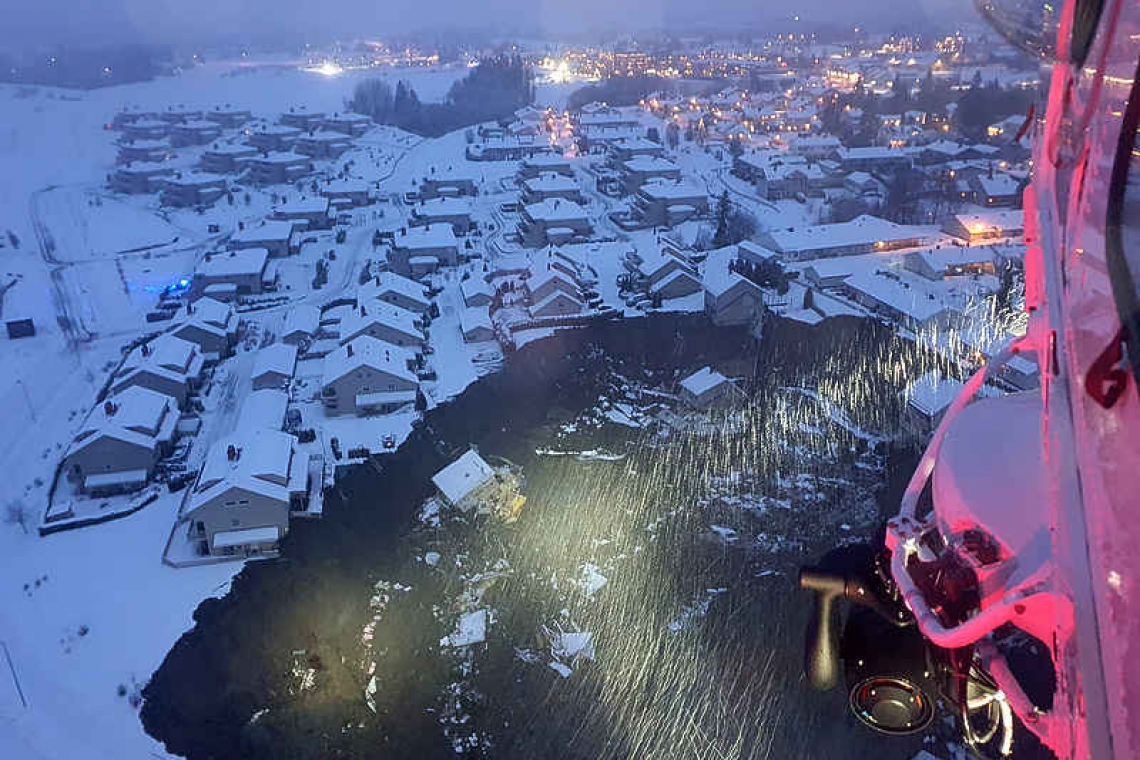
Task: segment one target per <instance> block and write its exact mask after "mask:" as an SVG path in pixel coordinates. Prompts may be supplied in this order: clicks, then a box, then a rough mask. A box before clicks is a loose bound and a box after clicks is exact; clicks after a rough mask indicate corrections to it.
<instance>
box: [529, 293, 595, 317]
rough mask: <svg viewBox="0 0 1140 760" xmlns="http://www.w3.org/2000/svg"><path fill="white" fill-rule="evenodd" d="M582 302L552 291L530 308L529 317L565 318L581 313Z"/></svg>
mask: <svg viewBox="0 0 1140 760" xmlns="http://www.w3.org/2000/svg"><path fill="white" fill-rule="evenodd" d="M582 308H583V307H582V302H581V301H579V300H578V299H577V298H575V297H574V296H571V295H568V294H566V293H564V292H563V291H561V290H554V291H552V292H551V293H550V295H548V296H546V297H545V298H543V299H542V300H541V301H538V302H536V303H534V304H533V305H532V306H531V307H530V315H531V317H533V318H535V319H538V318H540V317H567V316H572V315H574V314H581V313H582Z"/></svg>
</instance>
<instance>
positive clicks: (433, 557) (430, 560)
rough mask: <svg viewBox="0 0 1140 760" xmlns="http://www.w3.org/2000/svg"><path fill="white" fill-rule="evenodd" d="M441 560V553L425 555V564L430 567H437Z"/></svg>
mask: <svg viewBox="0 0 1140 760" xmlns="http://www.w3.org/2000/svg"><path fill="white" fill-rule="evenodd" d="M439 559H440V555H439V552H428V553H427V554H425V555H424V562H426V563H427V564H428V565H429V566H430V567H435V566H436V565H438V564H439Z"/></svg>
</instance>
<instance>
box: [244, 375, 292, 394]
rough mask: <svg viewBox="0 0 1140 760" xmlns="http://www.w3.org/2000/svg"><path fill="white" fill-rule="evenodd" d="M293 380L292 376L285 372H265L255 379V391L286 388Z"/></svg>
mask: <svg viewBox="0 0 1140 760" xmlns="http://www.w3.org/2000/svg"><path fill="white" fill-rule="evenodd" d="M292 379H293V378H292V376H290V375H286V374H285V373H284V372H276V371H272V372H265V373H263V374H260V375H258V376H256V377H254V378H253V389H254V390H255V391H260V390H264V389H266V388H284V387H286V386H287V385H289V382H290V381H291V380H292Z"/></svg>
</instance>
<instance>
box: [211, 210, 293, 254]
mask: <svg viewBox="0 0 1140 760" xmlns="http://www.w3.org/2000/svg"><path fill="white" fill-rule="evenodd" d="M295 226H296V223H295V222H294V221H285V220H282V219H270V220H267V221H264V222H262V223H261V224H259V225H257V226H256V227H253V226H250V227H246V228H245V229H241V230H238V231H237V232H235V233H234V234H232V235H230V239H229V242H228V243H227V245H228V246H229V247H230V248H232V249H234V250H241V249H243V248H264V249H265V250H267V251H269V255H270V256H271V257H273V258H281V257H283V256H288V255H289V254H290V253H293V252H294V249H293V229H294V227H295Z"/></svg>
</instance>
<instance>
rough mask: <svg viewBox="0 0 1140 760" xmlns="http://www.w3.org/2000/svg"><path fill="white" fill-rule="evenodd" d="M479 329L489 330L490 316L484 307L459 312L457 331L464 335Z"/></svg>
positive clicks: (474, 307)
mask: <svg viewBox="0 0 1140 760" xmlns="http://www.w3.org/2000/svg"><path fill="white" fill-rule="evenodd" d="M480 327H485V328H487V329H488V330H490V329H491V315H490V314H488V313H487V307H486V306H483V307H479V306H473V307H470V308H466V309H463V310H462V311H460V312H459V329H460V330H461V331H462V332H463V334H464V335H466V334H467V333H469V332H471V331H472V330H475V329H477V328H480Z"/></svg>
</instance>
